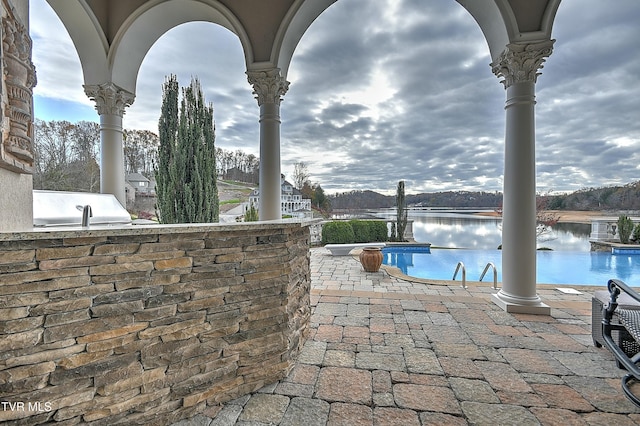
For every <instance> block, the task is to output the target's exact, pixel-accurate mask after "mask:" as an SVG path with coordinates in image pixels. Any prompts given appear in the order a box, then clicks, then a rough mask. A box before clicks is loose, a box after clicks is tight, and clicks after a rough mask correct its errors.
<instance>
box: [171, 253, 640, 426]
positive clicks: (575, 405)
mask: <svg viewBox="0 0 640 426" xmlns="http://www.w3.org/2000/svg"><path fill="white" fill-rule="evenodd" d="M311 268H312V305H313V307H314V312H313V315H312V317H311V333H310V336H309V339H308V341H307V343H306V345H305V346H304V349H303V351H302V353H301V354H300V356H299V358H298V362H297V364H296V366H295V367H294V369H293V370H292V371H291V373H290V374H289V376H288V377H287V378H286V379H284V380H282V381H280V382H278V383H274V384H271V385H269V386H266V387H265V388H263V389H261V390H260V391H258V392H256V393H254V394H251V395H246V396H244V397H242V398H239V399H237V400H235V401H231V402H229V403H227V404H225V405H224V406H221V407H214V408H210V409H209V411H208V412H207V413H205V415H198V416H196V417H194V418H192V419H189V420H184V421H181V422H178V423H176V424H174V426H196V425H197V426H200V425H202V426H214V425H247V426H249V425H281V426H284V425H295V426H299V425H302V426H312V425H348V426H357V425H401V426H409V425H467V424H473V425H492V426H496V425H539V424H541V425H617V426H620V425H635V424H640V410H638V409H636V408H635V407H634V406H633V405H632V404H631V403H630V402H628V401H627V399H626V398H625V397H624V395H623V394H622V391H621V388H620V378H621V377H622V375H623V372H622V370H619V369H618V368H617V367H616V365H615V362H614V361H613V357H612V356H611V355H610V354H609V353H608V351H607V350H606V349H604V348H595V347H594V346H593V342H592V339H591V295H592V293H593V291H594V290H595V288H594V287H584V288H579V290H580V291H582V292H583V294H581V295H572V294H564V293H561V292H560V291H558V290H556V289H555V288H551V287H549V288H539V289H538V294H539V295H540V297H541V298H542V299H543V301H544V302H545V303H547V304H548V305H550V306H551V307H552V311H551V316H537V315H523V314H508V313H505V312H504V311H502V310H501V309H500V308H499V307H497V306H496V305H495V304H493V303H492V302H491V301H490V294H491V293H492V292H495V290H492V289H491V288H490V284H487V283H482V286H469V288H468V289H462V288H461V287H460V286H459V285H428V284H423V283H417V282H412V281H408V280H405V279H401V278H398V277H394V276H392V275H390V274H389V273H388V272H387V271H381V272H378V273H365V272H364V271H363V270H362V268H361V266H360V264H359V263H358V262H357V260H356V259H355V258H353V257H352V256H342V257H333V256H330V255H329V252H328V251H326V250H324V249H322V248H318V249H313V250H312V255H311Z"/></svg>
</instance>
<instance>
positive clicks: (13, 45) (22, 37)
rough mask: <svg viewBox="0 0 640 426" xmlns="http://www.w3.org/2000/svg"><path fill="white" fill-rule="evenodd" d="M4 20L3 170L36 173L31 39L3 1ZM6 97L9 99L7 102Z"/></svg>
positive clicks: (0, 119) (0, 120)
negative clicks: (34, 169)
mask: <svg viewBox="0 0 640 426" xmlns="http://www.w3.org/2000/svg"><path fill="white" fill-rule="evenodd" d="M3 8H4V10H5V11H6V15H5V16H3V17H2V72H1V73H0V75H1V78H2V80H3V81H2V82H3V83H4V84H3V88H4V89H5V90H6V92H5V93H2V92H3V91H1V90H0V93H2V95H3V97H2V109H1V111H2V114H0V123H1V124H2V143H1V144H0V167H2V168H5V169H8V170H11V171H14V172H17V173H28V174H30V173H32V171H33V160H34V154H33V124H32V122H33V108H32V104H33V102H32V99H33V91H32V89H33V87H34V86H35V85H36V69H35V66H34V65H33V62H32V61H31V50H32V49H31V46H32V42H31V37H29V32H28V31H27V29H26V27H25V26H24V25H23V24H22V23H21V22H20V21H18V20H17V19H16V17H15V13H14V11H13V8H12V6H10V5H9V4H8V3H7V2H6V1H5V0H3ZM5 95H6V98H5Z"/></svg>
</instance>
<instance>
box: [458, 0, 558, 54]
mask: <svg viewBox="0 0 640 426" xmlns="http://www.w3.org/2000/svg"><path fill="white" fill-rule="evenodd" d="M456 1H457V2H458V3H460V5H461V6H462V7H464V8H465V9H466V10H467V11H468V12H469V13H470V14H471V16H473V18H474V19H475V21H476V22H477V23H478V25H479V26H480V29H481V30H482V33H483V34H484V37H485V39H486V40H487V44H488V45H489V52H490V54H491V60H492V61H495V60H496V59H498V57H499V56H500V54H501V53H502V51H503V50H504V49H505V47H506V46H507V44H510V43H518V42H520V43H530V42H534V41H542V40H549V39H550V38H551V30H552V27H553V20H554V17H555V15H556V12H557V10H558V6H559V5H560V1H561V0H548V2H547V4H546V8H545V10H544V14H543V16H542V22H541V29H540V30H539V31H530V32H522V31H520V28H519V26H518V21H517V19H516V16H515V14H514V13H513V6H512V5H511V2H510V1H509V0H456ZM516 7H517V6H516Z"/></svg>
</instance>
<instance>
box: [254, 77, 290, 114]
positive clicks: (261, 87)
mask: <svg viewBox="0 0 640 426" xmlns="http://www.w3.org/2000/svg"><path fill="white" fill-rule="evenodd" d="M247 80H248V81H249V84H251V85H252V86H253V94H254V95H256V96H255V97H256V99H257V100H258V105H259V106H260V105H262V104H265V103H268V104H276V105H280V102H281V101H282V97H283V96H284V94H285V93H287V90H288V89H289V82H288V81H287V80H285V79H284V77H282V76H281V75H280V68H272V69H270V70H264V71H247Z"/></svg>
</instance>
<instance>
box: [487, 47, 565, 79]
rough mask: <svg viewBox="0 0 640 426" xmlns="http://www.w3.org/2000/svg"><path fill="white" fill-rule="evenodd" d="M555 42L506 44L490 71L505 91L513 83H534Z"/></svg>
mask: <svg viewBox="0 0 640 426" xmlns="http://www.w3.org/2000/svg"><path fill="white" fill-rule="evenodd" d="M554 42H555V40H546V41H543V42H540V43H530V44H515V43H511V44H507V47H506V48H505V49H504V50H503V51H502V53H501V54H500V56H499V57H498V59H496V60H495V61H494V62H492V63H491V71H493V73H494V74H495V75H496V77H498V78H502V80H501V81H500V82H501V83H502V84H504V87H505V89H506V88H508V87H510V86H511V85H513V84H515V83H535V82H536V80H537V79H538V76H539V75H540V74H541V73H539V72H538V70H539V69H541V68H543V65H542V64H543V63H544V61H545V60H546V58H547V57H548V56H550V55H551V53H552V52H553V43H554Z"/></svg>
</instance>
